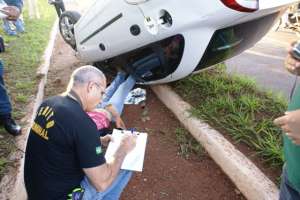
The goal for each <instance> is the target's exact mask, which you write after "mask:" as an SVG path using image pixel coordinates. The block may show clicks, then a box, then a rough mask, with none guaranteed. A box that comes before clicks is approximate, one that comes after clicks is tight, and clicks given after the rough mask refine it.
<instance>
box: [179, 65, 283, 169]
mask: <svg viewBox="0 0 300 200" xmlns="http://www.w3.org/2000/svg"><path fill="white" fill-rule="evenodd" d="M173 86H174V88H175V90H176V91H177V92H178V93H179V94H181V95H182V97H183V99H185V100H186V101H187V102H189V103H190V104H191V105H192V106H193V108H192V109H191V110H190V113H191V115H192V116H195V117H198V118H200V119H202V120H204V121H206V122H207V123H209V124H210V125H211V126H213V127H215V128H217V129H218V130H220V131H221V132H223V133H227V134H229V135H230V136H231V137H232V138H233V140H234V141H236V142H241V143H244V144H246V145H248V146H249V147H251V148H252V149H253V150H254V151H256V152H257V154H258V155H259V156H261V157H262V158H263V159H264V160H265V161H266V162H267V163H269V164H271V165H272V166H281V165H282V164H283V153H282V135H281V134H282V132H281V130H280V129H279V128H277V127H276V126H275V125H274V124H273V120H274V119H275V118H276V117H278V116H280V115H281V114H283V113H284V111H285V110H286V107H287V102H286V101H285V100H284V99H283V98H280V97H276V96H274V95H272V94H271V93H270V92H262V91H261V90H259V89H257V87H256V85H255V82H254V81H253V80H251V79H249V78H246V77H242V76H230V75H228V74H227V73H226V71H225V65H218V66H217V67H216V68H214V69H212V70H208V71H205V72H203V73H200V74H197V75H193V76H191V77H189V78H187V79H184V80H181V81H178V82H176V83H175V84H174V85H173Z"/></svg>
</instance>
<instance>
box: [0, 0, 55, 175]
mask: <svg viewBox="0 0 300 200" xmlns="http://www.w3.org/2000/svg"><path fill="white" fill-rule="evenodd" d="M37 2H38V8H39V11H40V16H41V18H40V19H29V16H28V9H27V7H26V6H25V7H24V10H23V18H24V22H25V33H23V34H19V35H18V36H17V37H16V36H8V35H6V34H5V33H4V32H3V30H2V28H0V35H2V36H3V38H4V41H5V43H6V44H7V47H6V52H5V53H1V55H0V58H1V59H2V60H3V63H4V72H5V75H4V79H5V83H6V87H7V89H8V92H9V96H10V98H11V103H12V105H13V116H14V117H15V118H16V119H21V118H22V117H24V116H25V114H26V113H25V112H27V110H25V109H24V108H25V107H26V105H28V104H29V103H30V102H29V101H30V100H31V98H29V97H31V96H33V95H35V93H36V91H37V83H38V78H37V77H36V71H37V68H38V67H39V65H40V64H41V62H42V56H43V53H44V50H45V48H46V46H47V44H48V41H49V37H50V31H51V28H52V26H53V24H54V21H55V19H56V14H55V10H54V8H53V7H52V6H50V5H48V3H47V1H44V0H38V1H37ZM0 25H1V26H0V27H2V24H0ZM0 136H1V139H0V179H1V178H2V176H3V174H4V173H5V172H6V170H7V167H8V166H9V165H11V164H13V163H11V162H10V161H8V156H9V154H10V153H11V152H13V151H15V150H16V148H15V144H14V138H13V137H11V136H9V135H8V134H7V133H6V132H5V130H1V131H0Z"/></svg>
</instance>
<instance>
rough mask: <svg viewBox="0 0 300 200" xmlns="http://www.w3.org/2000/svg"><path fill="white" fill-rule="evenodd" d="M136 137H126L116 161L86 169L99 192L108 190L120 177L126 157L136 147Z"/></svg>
mask: <svg viewBox="0 0 300 200" xmlns="http://www.w3.org/2000/svg"><path fill="white" fill-rule="evenodd" d="M135 143H136V137H135V136H133V135H125V136H124V138H123V140H122V142H121V144H120V147H119V149H118V150H117V151H116V153H115V156H114V159H113V160H110V161H108V162H107V163H105V164H102V165H100V166H97V167H92V168H84V169H83V170H84V173H85V174H86V175H87V177H88V178H89V181H90V182H91V183H92V185H93V186H94V187H95V188H96V190H97V191H104V190H106V189H107V188H108V187H109V186H110V185H111V184H112V183H113V181H114V180H115V179H116V177H117V176H118V173H119V170H120V168H121V165H122V163H123V160H124V158H125V156H126V155H127V154H128V153H129V152H130V151H131V150H132V149H133V148H134V147H135Z"/></svg>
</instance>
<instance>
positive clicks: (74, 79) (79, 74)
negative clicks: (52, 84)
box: [68, 65, 106, 90]
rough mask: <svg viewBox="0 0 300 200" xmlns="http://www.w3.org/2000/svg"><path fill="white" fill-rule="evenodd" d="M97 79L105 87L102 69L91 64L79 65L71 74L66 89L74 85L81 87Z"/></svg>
mask: <svg viewBox="0 0 300 200" xmlns="http://www.w3.org/2000/svg"><path fill="white" fill-rule="evenodd" d="M97 80H98V81H100V82H101V83H102V86H103V87H105V85H106V78H105V75H104V74H103V72H102V71H100V70H99V69H98V68H96V67H94V66H91V65H85V66H82V67H79V68H77V69H76V70H75V71H74V72H73V73H72V75H71V79H70V82H69V85H68V90H69V89H71V88H74V87H81V86H83V85H84V84H86V83H88V82H90V81H97Z"/></svg>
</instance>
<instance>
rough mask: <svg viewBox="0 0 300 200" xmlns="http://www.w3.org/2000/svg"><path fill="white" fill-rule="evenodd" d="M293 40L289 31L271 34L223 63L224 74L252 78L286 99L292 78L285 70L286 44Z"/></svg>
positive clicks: (293, 77) (293, 35)
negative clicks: (225, 67) (224, 64)
mask: <svg viewBox="0 0 300 200" xmlns="http://www.w3.org/2000/svg"><path fill="white" fill-rule="evenodd" d="M298 39H299V38H298ZM295 40H297V36H296V35H295V33H293V32H291V31H288V30H284V29H281V30H279V31H277V32H275V31H270V32H269V33H268V34H267V35H266V36H265V37H264V38H263V39H262V40H261V41H260V42H258V43H257V44H256V45H255V46H254V47H253V48H251V49H249V50H247V51H246V52H244V53H242V54H241V55H239V56H236V57H234V58H232V59H230V60H228V61H226V62H225V63H226V65H227V71H228V72H229V73H237V74H242V75H246V76H248V77H250V78H253V79H254V80H255V81H256V83H257V84H258V86H259V87H261V88H263V89H266V90H271V91H273V92H274V93H280V94H282V95H283V96H284V97H286V98H287V99H288V98H289V95H290V92H291V89H292V87H293V84H294V81H295V76H293V75H291V74H290V73H288V72H287V71H286V70H285V69H284V59H285V57H286V55H287V48H288V46H289V44H290V43H291V42H293V41H295ZM298 82H299V83H300V81H298Z"/></svg>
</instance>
